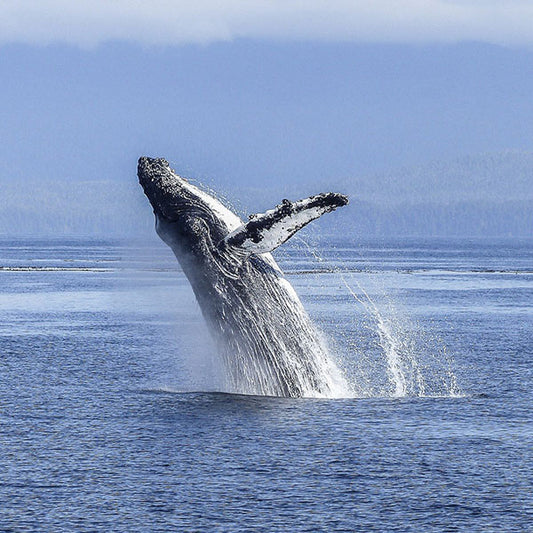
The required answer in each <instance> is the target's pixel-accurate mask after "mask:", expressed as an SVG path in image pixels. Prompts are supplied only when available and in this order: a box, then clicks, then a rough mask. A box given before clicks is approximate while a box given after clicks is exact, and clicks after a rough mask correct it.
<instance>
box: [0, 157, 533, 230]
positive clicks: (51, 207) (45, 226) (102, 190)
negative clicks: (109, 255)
mask: <svg viewBox="0 0 533 533" xmlns="http://www.w3.org/2000/svg"><path fill="white" fill-rule="evenodd" d="M206 185H208V186H209V187H213V188H216V185H215V184H212V183H208V184H206ZM218 190H219V192H221V193H222V195H223V196H224V197H225V198H226V199H225V200H224V202H225V203H226V204H230V206H231V207H232V208H233V209H234V210H235V211H237V212H238V213H239V214H240V215H241V216H242V217H246V215H248V214H249V213H254V212H260V211H264V210H266V209H269V208H271V207H273V206H274V205H276V204H277V203H279V202H280V201H281V200H282V199H283V198H290V199H292V200H296V199H299V198H303V197H305V196H308V195H311V194H315V193H318V192H323V191H327V190H334V191H339V192H344V193H348V194H349V195H350V198H351V203H350V205H349V206H348V207H347V208H344V209H342V210H339V212H338V213H336V214H335V215H334V216H327V217H324V219H323V220H322V221H321V222H320V224H319V225H317V227H319V228H320V230H321V231H323V232H328V233H335V232H338V231H342V232H343V233H346V232H349V233H350V232H352V233H356V234H359V233H360V234H364V235H390V236H394V235H398V236H405V235H420V236H485V235H487V236H506V237H513V236H516V237H522V236H526V237H527V236H530V235H531V233H532V231H531V230H532V228H533V152H511V151H509V152H503V153H495V154H485V155H478V156H468V157H463V158H460V159H457V160H452V161H448V162H442V161H441V162H435V163H430V164H426V165H420V166H419V167H416V168H411V169H399V170H397V171H390V172H385V173H381V174H375V175H372V176H367V177H357V178H353V179H344V180H339V181H337V182H336V181H332V182H330V183H324V182H321V183H313V182H309V183H305V184H303V185H302V184H300V185H297V184H291V183H287V184H285V185H284V186H282V187H270V186H266V187H264V188H244V189H243V188H242V187H241V188H238V189H236V188H235V189H234V188H232V187H231V185H228V184H226V186H225V187H224V188H223V190H221V191H220V188H219V189H218ZM1 194H2V198H3V202H2V205H1V207H0V234H1V235H4V236H15V235H43V236H45V235H95V236H109V237H114V236H119V237H120V236H144V235H152V234H153V217H152V213H151V208H150V206H149V204H148V202H147V201H146V199H145V198H144V196H143V193H142V191H141V189H140V187H139V186H138V184H137V182H136V179H135V177H134V176H132V181H131V184H125V183H122V182H114V181H105V180H104V181H102V180H99V181H86V182H74V181H73V182H70V183H67V182H65V181H62V182H54V181H38V182H37V181H33V180H14V181H13V182H12V183H10V184H5V183H4V184H3V185H2V192H1ZM228 200H229V201H228Z"/></svg>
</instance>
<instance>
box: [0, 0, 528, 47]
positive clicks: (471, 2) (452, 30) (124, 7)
mask: <svg viewBox="0 0 533 533" xmlns="http://www.w3.org/2000/svg"><path fill="white" fill-rule="evenodd" d="M532 23H533V2H531V1H530V0H506V1H505V2H503V1H501V0H498V1H496V0H477V1H476V0H218V1H217V0H151V1H148V0H144V1H143V0H92V1H91V2H76V1H72V0H48V1H46V0H42V1H35V0H3V1H1V2H0V44H6V43H31V44H49V43H69V44H74V45H78V46H82V47H91V46H95V45H98V44H100V43H103V42H106V41H111V40H121V41H130V42H138V43H142V44H149V45H150V44H155V45H177V44H185V43H210V42H215V41H227V40H232V39H237V38H259V39H274V40H285V41H286V40H293V41H294V40H319V41H354V42H374V43H375V42H393V43H412V42H420V43H430V42H433V43H434V42H458V41H464V40H470V41H483V42H491V43H498V44H508V45H526V46H530V45H531V44H533V31H531V28H532Z"/></svg>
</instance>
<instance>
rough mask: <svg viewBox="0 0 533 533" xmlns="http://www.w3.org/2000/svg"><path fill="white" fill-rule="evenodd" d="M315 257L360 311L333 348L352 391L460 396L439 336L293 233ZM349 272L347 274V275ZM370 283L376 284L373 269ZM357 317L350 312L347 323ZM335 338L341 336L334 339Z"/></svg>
mask: <svg viewBox="0 0 533 533" xmlns="http://www.w3.org/2000/svg"><path fill="white" fill-rule="evenodd" d="M298 241H299V242H300V243H302V244H303V247H304V249H305V250H306V251H307V252H308V253H309V255H310V256H311V257H313V259H314V260H315V261H316V262H319V263H322V264H323V265H325V266H327V267H328V268H327V271H328V272H331V273H333V274H334V275H335V276H337V277H338V279H339V281H340V283H341V284H342V286H343V287H344V290H345V291H346V293H347V294H348V295H349V296H350V297H351V298H352V301H353V302H355V304H356V306H357V308H358V309H353V313H352V315H353V317H357V316H360V317H361V318H360V319H359V323H356V324H355V327H353V324H352V327H351V328H341V330H342V333H341V334H340V337H341V339H339V335H338V334H337V335H336V337H337V343H336V344H337V350H338V351H340V352H342V351H344V352H345V353H344V357H342V362H343V365H342V366H343V370H344V372H345V374H347V376H348V379H349V381H350V385H351V389H352V394H353V395H355V396H367V397H368V396H389V397H396V398H401V397H409V396H418V397H427V396H431V397H434V396H447V397H450V396H451V397H456V396H461V395H462V393H461V391H460V389H459V386H458V384H457V377H456V375H455V372H454V371H453V359H452V357H451V356H450V355H449V354H448V351H447V349H446V346H445V345H444V344H443V343H442V341H441V340H440V339H438V338H437V337H435V336H432V335H431V334H430V333H428V332H427V331H425V330H424V329H423V328H422V327H421V326H420V325H419V324H417V323H416V322H414V321H413V320H411V319H410V318H409V317H408V315H407V313H404V312H403V313H402V312H400V310H399V307H398V306H397V305H395V304H394V302H393V301H392V298H391V297H390V295H386V294H385V293H384V291H383V290H382V289H381V290H379V289H378V290H377V293H378V296H374V297H373V296H371V294H370V292H369V290H368V289H367V288H365V287H364V286H363V285H362V283H361V282H360V281H359V280H358V279H357V278H356V277H355V276H353V274H352V275H350V273H349V272H348V271H346V270H345V269H343V267H341V266H339V265H336V264H332V263H331V262H330V261H328V260H327V259H325V258H324V256H323V255H322V254H320V253H319V252H318V251H317V247H316V246H313V247H312V246H310V245H309V244H308V243H307V242H306V241H305V240H304V239H302V238H301V237H298ZM349 277H351V279H350V280H349V279H348V278H349ZM369 281H370V283H372V284H373V285H379V280H378V279H376V277H375V275H374V276H373V278H370V277H369ZM353 322H357V318H352V323H353ZM339 341H340V342H339Z"/></svg>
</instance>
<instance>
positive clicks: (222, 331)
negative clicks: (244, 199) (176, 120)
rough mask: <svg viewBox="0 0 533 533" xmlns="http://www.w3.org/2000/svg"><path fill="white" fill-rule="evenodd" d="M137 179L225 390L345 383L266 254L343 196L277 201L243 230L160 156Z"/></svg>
mask: <svg viewBox="0 0 533 533" xmlns="http://www.w3.org/2000/svg"><path fill="white" fill-rule="evenodd" d="M137 173H138V178H139V182H140V184H141V185H142V187H143V189H144V192H145V194H146V196H147V197H148V199H149V200H150V203H151V205H152V207H153V210H154V214H155V225H156V231H157V233H158V235H159V236H160V237H161V239H162V240H163V241H164V242H165V243H166V244H167V245H168V246H170V248H171V249H172V251H173V252H174V254H175V256H176V258H177V259H178V262H179V263H180V265H181V267H182V269H183V272H184V273H185V275H186V276H187V278H188V279H189V282H190V284H191V286H192V289H193V291H194V294H195V296H196V299H197V301H198V304H199V306H200V309H201V311H202V314H203V316H204V318H205V320H206V322H207V324H208V327H209V329H210V331H211V333H212V335H213V337H214V339H215V341H216V343H217V345H218V347H219V349H220V351H221V354H222V356H223V359H224V363H225V366H226V368H227V371H228V372H227V373H228V381H229V383H228V388H229V389H230V391H231V392H238V393H244V394H259V395H271V396H286V397H300V396H314V397H320V396H331V395H333V394H335V393H336V391H338V389H339V387H342V377H341V376H340V373H339V372H338V369H337V367H336V366H335V364H334V363H333V362H332V361H331V359H330V357H329V355H328V352H327V349H326V347H325V344H324V342H323V339H322V337H321V334H320V332H319V331H318V330H317V329H316V328H315V326H314V325H313V324H312V322H311V320H310V318H309V316H308V315H307V313H306V311H305V310H304V308H303V305H302V303H301V302H300V299H299V298H298V296H297V294H296V292H295V291H294V289H293V287H292V286H291V284H290V283H289V282H288V281H287V279H286V278H285V276H284V275H283V272H282V271H281V269H280V268H279V266H278V265H277V263H276V262H275V260H274V259H273V257H272V255H271V254H270V252H271V251H272V250H274V249H275V248H276V247H277V246H279V245H280V244H282V243H283V242H285V241H286V240H287V239H289V238H290V237H291V236H292V235H293V234H294V233H296V231H298V230H299V229H301V228H302V227H303V226H305V225H306V224H308V223H309V222H311V221H312V220H314V219H316V218H318V217H319V216H321V215H322V214H324V213H328V212H330V211H333V210H334V209H336V208H337V207H340V206H343V205H346V204H347V203H348V198H347V197H346V196H344V195H342V194H337V193H323V194H318V195H316V196H312V197H310V198H307V199H305V200H300V201H297V202H290V201H289V200H283V202H282V203H281V204H280V205H278V206H276V207H275V208H274V209H272V210H269V211H266V212H265V213H263V214H259V215H251V216H250V219H249V220H248V221H247V222H245V223H243V222H242V221H241V220H240V218H239V217H238V216H237V215H236V214H234V213H233V212H232V211H230V210H229V209H228V208H227V207H225V206H224V205H223V204H222V203H221V202H220V201H219V200H217V199H216V198H214V197H213V196H211V195H210V194H208V193H206V192H204V191H203V190H201V189H200V188H198V187H196V186H194V185H192V184H191V183H189V182H188V181H187V180H185V179H184V178H182V177H180V176H178V175H177V174H176V173H175V172H174V171H173V170H172V169H171V168H170V165H169V163H168V162H167V161H166V160H164V159H152V158H148V157H141V158H140V159H139V162H138V169H137Z"/></svg>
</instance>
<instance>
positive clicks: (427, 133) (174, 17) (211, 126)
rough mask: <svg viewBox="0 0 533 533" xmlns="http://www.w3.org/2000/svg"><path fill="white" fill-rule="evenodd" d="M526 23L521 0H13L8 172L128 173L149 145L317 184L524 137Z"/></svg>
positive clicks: (266, 180)
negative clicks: (76, 0) (79, 0)
mask: <svg viewBox="0 0 533 533" xmlns="http://www.w3.org/2000/svg"><path fill="white" fill-rule="evenodd" d="M531 27H533V2H530V1H518V0H517V1H512V0H511V1H506V2H496V1H490V0H478V1H473V0H472V1H460V0H458V1H452V0H449V1H444V0H424V1H422V0H405V1H386V0H374V1H373V2H368V1H366V2H359V1H355V0H352V1H340V0H332V1H328V2H318V1H313V0H308V1H305V2H304V1H290V0H289V1H288V0H285V1H277V0H269V1H225V2H224V1H223V2H220V1H219V2H215V1H207V0H199V1H196V2H194V3H192V2H181V1H173V2H172V1H162V0H155V1H152V2H150V3H148V2H140V1H137V0H130V1H124V0H107V1H93V2H90V3H88V2H71V1H41V2H33V1H23V0H17V1H11V0H4V1H2V2H0V79H1V80H2V84H1V86H0V87H1V88H0V95H1V100H0V113H1V116H0V139H1V141H2V142H1V143H0V184H2V183H3V184H7V183H9V184H11V185H12V184H13V183H20V184H24V183H30V182H32V181H36V180H37V181H43V182H48V181H53V180H56V181H61V182H64V183H67V184H68V183H74V184H75V183H82V182H83V183H85V182H87V181H98V180H99V181H102V180H103V181H105V180H113V181H117V182H120V183H121V184H129V183H132V184H133V183H135V167H136V161H137V158H138V157H139V156H141V155H149V156H162V157H166V158H167V159H168V160H170V161H171V163H172V164H173V166H174V168H176V170H177V171H178V172H179V173H180V174H182V175H184V176H187V177H191V178H193V179H196V180H198V181H200V182H202V183H206V184H207V185H209V186H210V187H212V188H214V189H217V190H222V191H230V192H231V191H237V192H238V190H239V187H241V188H242V187H252V188H255V189H257V190H258V191H260V190H262V189H266V188H269V189H272V188H276V189H277V188H279V189H280V190H281V191H283V189H284V187H285V188H286V187H287V185H289V184H290V185H294V186H297V187H300V186H301V189H302V191H305V192H306V193H307V192H308V191H309V192H313V191H312V190H311V189H313V190H314V188H315V186H316V187H320V189H326V188H327V187H328V184H329V183H346V184H348V185H349V183H350V179H352V178H353V179H354V180H355V181H357V180H358V181H359V182H360V181H361V179H364V178H365V176H372V175H374V174H375V173H379V172H389V171H394V170H395V169H401V168H405V167H413V166H418V165H427V164H428V163H430V162H432V161H441V162H442V161H452V160H456V159H457V158H461V157H464V156H470V155H478V154H489V155H490V154H498V153H502V152H506V151H523V152H530V151H531V150H532V144H533V99H532V98H531V94H533V46H532V45H533V32H532V31H531ZM528 161H529V159H528ZM424 168H427V167H424ZM369 179H371V178H369ZM355 181H354V182H355ZM21 186H22V185H21ZM420 186H423V183H421V185H420ZM31 190H32V189H31V188H29V189H28V194H29V195H31ZM280 194H281V193H280Z"/></svg>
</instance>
